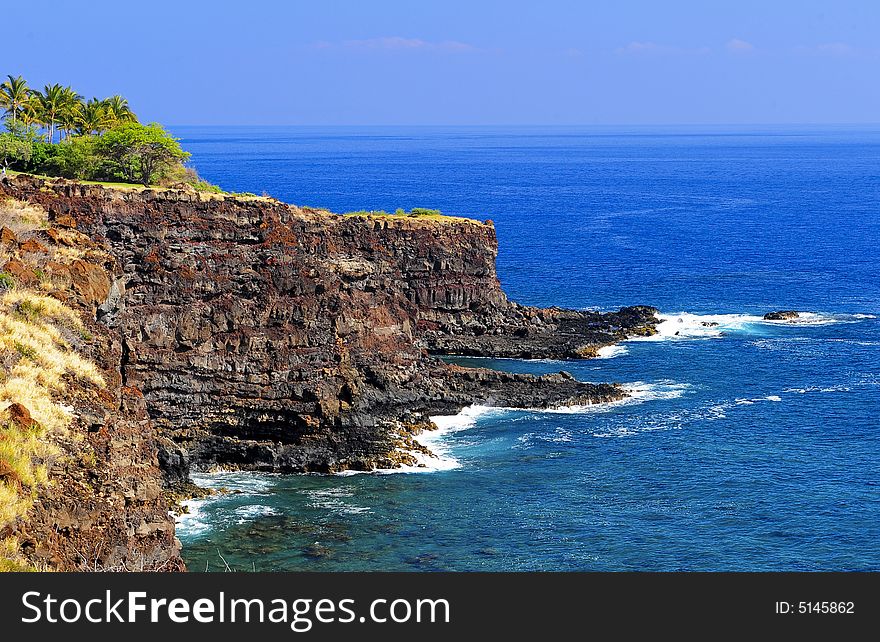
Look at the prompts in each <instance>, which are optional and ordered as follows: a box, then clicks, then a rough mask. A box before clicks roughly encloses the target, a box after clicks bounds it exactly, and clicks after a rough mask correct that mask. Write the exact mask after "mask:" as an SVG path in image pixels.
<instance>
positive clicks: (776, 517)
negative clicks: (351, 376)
mask: <svg viewBox="0 0 880 642" xmlns="http://www.w3.org/2000/svg"><path fill="white" fill-rule="evenodd" d="M172 129H173V131H174V133H175V134H176V135H178V136H179V137H181V138H182V144H183V146H184V147H185V148H186V149H188V150H189V151H191V152H192V153H193V158H192V162H193V164H194V165H195V166H196V168H197V169H198V171H199V172H200V173H201V174H202V175H203V176H204V177H205V178H207V179H208V180H210V181H213V182H216V183H218V184H220V185H221V186H222V187H224V188H225V189H228V190H235V191H249V192H255V193H257V194H262V193H263V192H266V193H268V194H270V195H272V196H275V197H277V198H280V199H282V200H285V201H289V202H292V203H296V204H301V205H313V206H321V207H327V208H330V209H332V210H334V211H340V212H342V211H349V210H362V209H366V210H380V209H384V210H389V211H393V210H394V209H396V208H398V207H403V208H407V209H409V208H411V207H431V208H438V209H441V210H443V212H445V213H447V214H452V215H461V216H470V217H474V218H479V219H492V220H493V221H494V222H495V226H496V229H497V234H498V239H499V246H500V248H499V255H498V273H499V277H500V279H501V282H502V284H503V287H504V289H505V291H506V292H507V293H508V294H509V296H510V297H511V298H512V299H514V300H516V301H519V302H521V303H524V304H531V305H542V306H546V305H561V306H567V307H572V308H583V309H599V310H611V309H615V308H617V307H620V306H623V305H634V304H648V305H654V306H656V307H658V308H659V309H660V310H661V311H662V315H663V316H662V323H661V324H660V326H659V330H660V332H659V334H658V335H656V336H653V337H649V338H646V339H639V340H632V341H627V342H625V343H622V344H620V345H618V346H613V347H609V348H603V349H602V350H601V351H600V354H599V358H596V359H592V360H584V361H566V362H562V361H547V360H541V361H523V360H502V359H498V360H496V359H465V358H460V359H454V360H455V361H457V362H458V363H462V364H465V365H469V364H472V365H478V366H483V367H490V368H497V369H502V370H509V371H514V372H533V373H539V374H540V373H548V372H557V371H559V370H562V369H564V370H567V371H569V372H571V373H572V374H573V375H574V376H575V377H577V378H578V379H580V380H583V381H595V382H600V381H617V382H621V383H623V384H624V385H625V386H626V387H627V388H628V389H630V390H631V392H632V396H631V397H630V398H629V399H627V400H625V401H622V402H617V403H612V404H607V405H597V406H586V407H575V408H567V409H560V410H558V411H552V412H548V411H538V410H501V409H496V408H487V407H478V406H473V407H470V408H466V409H464V410H463V411H462V413H461V414H460V415H457V416H454V417H440V418H436V419H435V420H436V422H437V423H438V425H439V426H440V428H441V429H440V431H438V432H436V433H431V434H428V435H425V436H424V437H423V439H424V440H425V441H426V443H428V445H429V447H430V448H431V450H433V451H434V452H435V453H436V454H437V455H438V456H437V457H436V458H426V459H425V461H424V463H426V464H427V466H426V467H425V468H417V469H406V470H405V471H402V472H397V473H393V474H389V473H388V471H384V472H382V473H377V474H353V475H337V476H318V475H289V476H285V475H266V474H252V473H220V474H197V475H195V476H194V477H195V480H196V481H197V482H198V483H200V484H202V485H205V486H208V487H212V488H227V489H232V490H235V491H238V492H236V493H231V494H219V495H215V496H213V497H210V498H208V499H205V500H200V501H194V502H190V503H189V510H190V512H189V514H186V515H183V516H181V517H180V519H179V521H178V535H179V537H180V539H181V541H182V542H183V545H184V549H183V551H184V557H185V559H186V561H187V563H188V565H189V567H190V569H191V570H196V571H198V570H204V569H206V568H208V569H212V570H221V569H223V568H225V564H226V563H228V564H229V565H230V566H231V567H233V568H236V569H239V570H251V569H256V570H339V571H354V570H387V571H392V570H414V571H416V570H418V571H435V570H875V571H876V570H880V420H878V410H880V319H878V316H880V275H878V268H877V265H878V259H880V250H878V244H880V129H876V128H875V129H870V128H861V129H858V128H844V127H837V128H792V127H790V128H778V127H760V128H754V127H753V128H664V129H648V128H644V129H628V130H622V129H611V128H608V129H554V128H470V129H468V128H458V129H443V128H408V129H396V128H335V129H319V128H207V127H177V128H172ZM776 309H795V310H800V311H802V312H804V313H806V314H802V315H801V318H800V319H798V320H797V321H796V322H795V323H784V322H766V321H764V320H763V319H762V316H763V314H764V313H765V312H768V311H770V310H776ZM220 555H222V556H223V557H222V559H221V557H220ZM224 560H225V562H224Z"/></svg>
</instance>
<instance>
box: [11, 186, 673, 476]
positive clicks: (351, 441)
mask: <svg viewBox="0 0 880 642" xmlns="http://www.w3.org/2000/svg"><path fill="white" fill-rule="evenodd" d="M2 189H4V190H5V191H6V192H7V193H8V194H9V195H11V196H14V197H15V198H19V199H23V200H27V201H31V202H35V203H39V204H41V205H42V206H44V207H45V208H47V210H48V211H49V215H50V218H51V220H52V221H53V224H54V225H56V226H64V225H66V226H69V227H75V228H76V229H77V230H78V231H79V232H81V233H84V234H86V235H87V236H88V237H89V238H91V239H92V240H93V241H94V242H95V243H97V244H99V245H100V246H101V247H102V248H104V249H105V250H106V251H107V252H108V253H109V254H110V255H112V256H113V257H114V259H115V267H114V271H113V273H112V275H111V281H110V285H109V287H108V290H107V295H106V297H105V298H104V299H103V300H102V301H101V302H100V303H96V305H95V314H96V316H97V317H98V318H99V319H101V321H102V323H103V324H104V325H105V326H106V327H107V328H109V329H110V330H111V331H112V332H113V333H115V334H116V336H117V337H118V338H119V341H120V345H121V351H122V354H121V365H120V377H121V378H122V381H123V383H124V385H125V386H127V387H130V388H132V389H136V390H138V391H140V392H141V393H142V394H143V397H144V401H145V405H146V409H147V412H148V413H149V415H150V418H151V419H152V421H153V423H154V425H155V426H156V427H157V429H158V431H159V433H160V434H161V439H160V442H161V444H162V446H161V447H160V450H159V458H160V461H161V462H162V464H163V467H164V468H165V470H166V474H167V475H168V478H169V479H170V480H172V481H183V480H184V479H185V477H186V471H187V469H188V467H189V466H200V467H205V466H211V465H215V464H219V465H231V466H237V467H243V468H255V469H264V470H279V471H323V472H327V471H336V470H341V469H346V468H355V469H370V468H374V467H376V466H389V465H390V466H393V465H396V464H399V463H408V462H407V459H406V458H407V455H406V454H405V453H402V452H401V451H400V449H399V446H400V444H401V439H404V440H405V439H406V435H407V434H411V433H412V431H413V430H419V429H421V428H422V427H429V423H428V421H427V416H428V415H429V414H434V413H439V412H444V413H449V412H457V411H458V410H459V409H460V408H461V407H463V406H465V405H468V404H470V403H475V402H479V403H491V404H495V405H503V406H516V407H546V406H554V405H568V404H572V403H578V404H582V403H595V402H601V401H610V400H614V399H619V398H622V397H623V396H624V395H625V393H624V391H623V390H621V389H620V388H618V387H616V386H613V385H594V384H586V383H581V382H578V381H575V380H573V379H572V378H571V377H569V376H566V375H564V374H561V375H553V376H547V377H533V376H529V375H515V374H507V373H498V372H494V371H490V370H482V369H465V368H459V367H455V366H449V365H446V364H445V363H443V362H441V361H440V360H439V359H437V358H436V357H434V356H432V355H433V354H465V355H480V356H499V357H545V358H576V357H588V356H593V355H594V354H595V350H596V349H597V348H598V347H600V346H602V345H608V344H611V343H614V342H616V341H619V340H621V339H623V338H625V337H626V336H631V335H636V334H650V333H652V332H653V331H654V330H653V327H654V324H655V323H656V318H655V317H654V312H655V310H654V309H653V308H647V307H636V308H625V309H623V310H621V311H620V312H617V313H612V314H598V313H586V312H576V311H570V310H560V309H536V308H529V307H524V306H520V305H517V304H515V303H512V302H510V301H508V299H507V297H506V296H505V295H504V292H503V291H502V290H501V288H500V285H499V282H498V278H497V276H496V272H495V257H496V253H497V242H496V238H495V230H494V227H493V225H492V224H491V223H488V222H487V223H480V222H477V221H471V220H466V219H454V218H449V217H433V216H428V217H410V216H339V215H336V214H332V213H330V212H326V211H323V210H315V209H310V208H299V207H295V206H291V205H286V204H283V203H279V202H277V201H274V200H271V199H264V198H233V197H218V196H215V195H212V196H210V197H209V196H204V195H199V194H196V193H187V192H182V191H158V190H138V189H132V190H117V189H103V188H101V187H98V186H86V185H80V184H73V183H65V182H63V181H59V182H54V183H44V182H42V181H39V180H36V179H29V178H24V177H20V178H17V179H14V180H12V181H10V182H8V183H7V184H6V186H5V187H2Z"/></svg>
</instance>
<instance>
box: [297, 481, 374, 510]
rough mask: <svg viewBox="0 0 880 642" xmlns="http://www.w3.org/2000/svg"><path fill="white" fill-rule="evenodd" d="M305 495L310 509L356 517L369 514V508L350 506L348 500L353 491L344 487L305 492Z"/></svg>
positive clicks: (352, 495)
mask: <svg viewBox="0 0 880 642" xmlns="http://www.w3.org/2000/svg"><path fill="white" fill-rule="evenodd" d="M305 494H306V495H307V496H308V497H309V499H310V500H311V501H310V502H309V506H311V507H312V508H318V509H321V510H326V511H329V512H332V513H341V514H344V515H358V514H360V513H369V512H370V508H369V507H367V506H357V505H355V504H352V503H351V501H349V500H350V498H352V497H354V490H353V489H351V488H347V487H344V486H336V487H333V488H321V489H318V490H307V491H305Z"/></svg>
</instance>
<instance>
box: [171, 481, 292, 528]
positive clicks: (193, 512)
mask: <svg viewBox="0 0 880 642" xmlns="http://www.w3.org/2000/svg"><path fill="white" fill-rule="evenodd" d="M190 477H191V478H192V480H193V482H194V483H195V484H196V485H198V486H201V487H202V488H207V489H209V490H215V491H216V490H221V489H226V490H231V491H235V493H236V495H237V496H239V497H259V496H265V495H268V494H270V492H269V491H270V490H271V489H272V487H273V486H274V485H275V478H276V477H278V475H276V474H271V473H254V472H240V471H235V472H213V473H204V472H202V473H192V474H191V475H190ZM225 497H226V495H225V494H222V493H219V494H214V495H209V496H207V497H199V498H196V499H188V500H185V501H183V502H181V506H183V507H184V509H185V510H186V512H185V513H181V514H175V515H174V520H175V523H176V528H177V531H178V533H179V534H181V535H184V536H192V535H200V534H201V533H205V532H207V531H209V530H210V529H212V528H214V526H215V524H213V523H212V522H210V521H209V518H208V516H207V515H206V513H205V510H204V509H205V507H207V506H209V505H211V504H213V503H216V502H219V501H222V500H223V499H224V498H225ZM272 511H274V509H272V508H271V507H269V506H262V505H256V504H255V505H250V506H242V507H240V508H238V509H236V510H235V515H237V516H238V518H239V519H240V521H239V523H243V522H244V521H249V520H250V519H253V518H254V517H259V516H260V515H271V514H275V513H274V512H272ZM248 513H250V514H248Z"/></svg>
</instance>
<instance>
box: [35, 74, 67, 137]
mask: <svg viewBox="0 0 880 642" xmlns="http://www.w3.org/2000/svg"><path fill="white" fill-rule="evenodd" d="M34 98H35V99H36V102H37V119H38V122H39V123H40V124H41V125H43V126H45V127H46V131H47V133H48V135H49V142H50V143H54V142H55V125H56V123H58V121H59V120H60V119H61V114H62V113H63V112H64V101H65V92H64V87H62V86H61V85H59V84H58V83H55V84H54V85H46V86H45V87H43V91H42V92H40V91H37V92H36V93H35V94H34Z"/></svg>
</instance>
